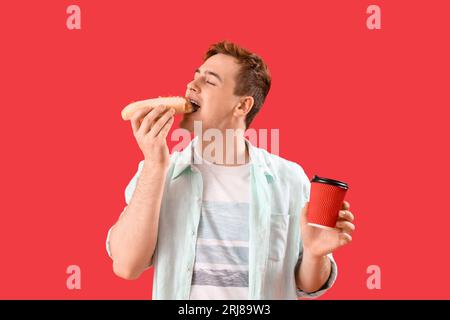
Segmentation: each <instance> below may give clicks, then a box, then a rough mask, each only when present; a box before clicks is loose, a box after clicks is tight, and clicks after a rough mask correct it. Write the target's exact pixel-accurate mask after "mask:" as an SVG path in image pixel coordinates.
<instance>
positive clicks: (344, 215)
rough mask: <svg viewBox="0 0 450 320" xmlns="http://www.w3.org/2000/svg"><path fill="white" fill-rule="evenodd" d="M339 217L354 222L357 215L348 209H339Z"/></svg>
mask: <svg viewBox="0 0 450 320" xmlns="http://www.w3.org/2000/svg"><path fill="white" fill-rule="evenodd" d="M339 218H341V219H344V220H347V221H350V222H352V221H353V220H355V216H354V215H353V213H351V212H350V211H348V210H339Z"/></svg>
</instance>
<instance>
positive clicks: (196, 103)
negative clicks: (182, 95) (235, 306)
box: [189, 99, 200, 112]
mask: <svg viewBox="0 0 450 320" xmlns="http://www.w3.org/2000/svg"><path fill="white" fill-rule="evenodd" d="M189 102H190V103H191V104H192V105H193V107H194V111H193V112H195V111H197V110H198V109H200V105H199V104H198V102H197V101H195V100H192V99H189Z"/></svg>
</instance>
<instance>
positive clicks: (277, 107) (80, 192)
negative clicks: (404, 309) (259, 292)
mask: <svg viewBox="0 0 450 320" xmlns="http://www.w3.org/2000/svg"><path fill="white" fill-rule="evenodd" d="M71 4H77V5H79V6H80V7H81V19H82V30H72V31H71V30H68V29H67V28H66V18H67V14H66V8H67V6H68V5H71ZM370 4H377V5H379V6H380V7H381V10H382V29H381V30H374V31H371V30H368V29H367V28H366V18H367V14H366V8H367V7H368V5H370ZM449 14H450V6H449V3H448V1H444V0H442V1H414V2H413V1H380V0H375V1H273V2H272V3H268V2H266V1H256V0H255V1H236V0H229V1H225V2H215V1H164V2H163V1H131V2H130V1H106V0H102V1H100V0H98V1H75V0H74V1H3V2H2V4H1V6H0V34H1V50H0V54H1V59H0V70H1V74H0V81H1V91H0V92H1V100H0V101H1V104H2V117H1V126H0V130H1V149H2V155H3V156H2V165H1V169H0V170H1V177H2V179H1V181H2V183H1V188H2V189H1V194H2V200H3V201H2V204H3V207H2V210H1V211H2V217H1V223H0V228H1V230H0V246H1V266H0V298H3V299H9V298H23V299H32V298H37V299H42V298H45V299H46V298H56V299H81V298H83V299H94V298H101V299H109V298H113V299H116V298H124V299H128V298H130V299H149V298H151V289H152V271H148V272H146V273H144V274H143V275H142V276H141V278H140V279H139V280H137V281H131V282H130V281H125V280H122V279H120V278H118V277H116V276H115V275H114V274H113V271H112V263H111V260H110V258H109V257H108V256H107V255H106V252H105V237H106V233H107V231H108V228H109V227H110V226H111V225H112V224H113V223H114V222H115V221H116V219H117V218H118V216H119V214H120V212H121V210H122V208H123V207H124V206H125V200H124V189H125V186H126V185H127V183H128V182H129V180H130V179H131V177H132V176H133V175H134V173H135V171H136V169H137V164H138V162H139V161H140V160H141V159H142V154H141V152H140V150H139V148H138V146H137V144H136V143H135V140H134V138H133V135H132V131H131V128H130V125H129V123H128V122H124V121H122V120H121V117H120V111H121V109H122V108H123V106H124V105H126V104H127V103H129V102H131V101H133V100H138V99H144V98H148V97H153V96H158V95H166V94H184V92H185V88H186V84H187V83H188V82H189V81H190V79H192V77H193V73H194V70H195V68H196V67H198V66H200V65H201V63H202V57H203V54H204V52H205V51H206V49H207V47H208V46H209V45H210V44H211V43H214V42H217V41H220V40H223V39H228V40H231V41H234V42H237V43H238V44H240V45H242V46H244V47H246V48H248V49H250V50H252V51H255V52H256V53H258V54H260V55H261V56H262V57H263V58H264V59H265V60H266V62H267V64H268V65H269V68H270V69H271V72H272V76H273V82H272V90H271V91H270V93H269V96H268V98H267V101H266V103H265V105H264V107H263V109H262V111H261V113H260V114H259V115H258V117H257V118H256V120H255V122H254V126H253V127H254V128H267V129H270V128H278V129H280V154H281V156H283V157H284V158H287V159H290V160H293V161H296V162H297V163H299V164H300V165H302V166H303V168H304V169H305V171H306V173H307V174H308V176H309V177H310V178H311V177H312V176H313V175H314V174H318V175H323V176H328V177H331V178H335V179H342V180H344V181H346V182H348V183H349V185H350V191H349V193H348V196H347V200H348V201H349V202H350V204H351V210H352V211H353V213H354V214H355V216H356V221H355V223H356V227H357V230H356V232H355V233H354V241H353V243H352V244H350V245H348V246H347V247H345V248H342V249H340V250H338V251H337V252H336V253H335V257H336V260H337V262H338V266H339V276H338V280H337V282H336V284H335V286H334V287H333V288H332V289H331V290H330V291H329V292H328V293H327V294H326V295H325V296H324V298H328V299H347V298H355V299H360V298H368V299H392V298H405V299H410V298H413V299H415V298H425V299H427V298H438V299H439V298H450V292H449V289H448V288H449V287H450V277H448V270H449V269H450V262H449V258H448V255H447V250H448V249H447V248H446V247H447V244H448V225H449V224H450V218H449V215H448V214H449V212H448V209H447V204H446V200H447V198H448V181H449V179H450V177H449V170H448V163H449V155H448V152H446V151H445V150H447V148H446V147H445V145H448V142H446V141H448V135H449V127H448V107H449V106H450V103H449V102H450V101H449V100H450V99H449V93H448V92H449V74H450V68H449V66H450V63H449V57H450V52H449V51H450V50H449V44H448V43H449V42H448V39H449V31H450V26H449V23H448V16H449ZM174 127H176V124H175V126H174ZM71 264H75V265H78V266H80V267H81V272H82V274H81V276H82V278H81V285H82V288H81V290H68V289H67V288H66V278H67V277H68V275H67V274H66V268H67V266H69V265H71ZM369 265H379V266H380V267H381V272H382V274H381V281H382V288H381V290H369V289H367V286H366V279H367V277H368V275H367V274H366V269H367V267H368V266H369Z"/></svg>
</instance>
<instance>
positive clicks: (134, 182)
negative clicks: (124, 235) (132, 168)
mask: <svg viewBox="0 0 450 320" xmlns="http://www.w3.org/2000/svg"><path fill="white" fill-rule="evenodd" d="M143 166H144V160H142V161H140V162H139V165H138V169H137V171H136V173H135V175H134V177H133V178H132V179H131V180H130V182H129V183H128V185H127V187H126V188H125V202H126V204H127V206H128V205H129V204H130V201H131V197H132V196H133V193H134V190H135V189H136V185H137V180H138V179H139V176H140V174H141V171H142V167H143ZM125 208H126V207H125ZM124 213H125V210H123V211H122V213H121V214H120V216H119V219H120V217H121V216H122V215H123V214H124ZM113 228H114V226H112V227H111V228H109V230H108V234H107V236H106V252H107V253H108V256H109V257H110V258H111V259H112V254H111V247H110V243H109V238H110V236H111V230H112V229H113ZM152 265H153V256H152V258H151V260H150V264H149V265H148V266H147V267H146V269H148V268H150V267H151V266H152Z"/></svg>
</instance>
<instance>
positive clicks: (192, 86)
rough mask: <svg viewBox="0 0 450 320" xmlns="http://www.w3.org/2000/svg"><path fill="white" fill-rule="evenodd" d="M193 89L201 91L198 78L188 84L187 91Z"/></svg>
mask: <svg viewBox="0 0 450 320" xmlns="http://www.w3.org/2000/svg"><path fill="white" fill-rule="evenodd" d="M191 90H192V91H194V92H196V93H198V92H200V88H199V86H198V85H197V82H196V80H192V81H191V82H189V83H188V85H187V91H188V92H190V91H191Z"/></svg>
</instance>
